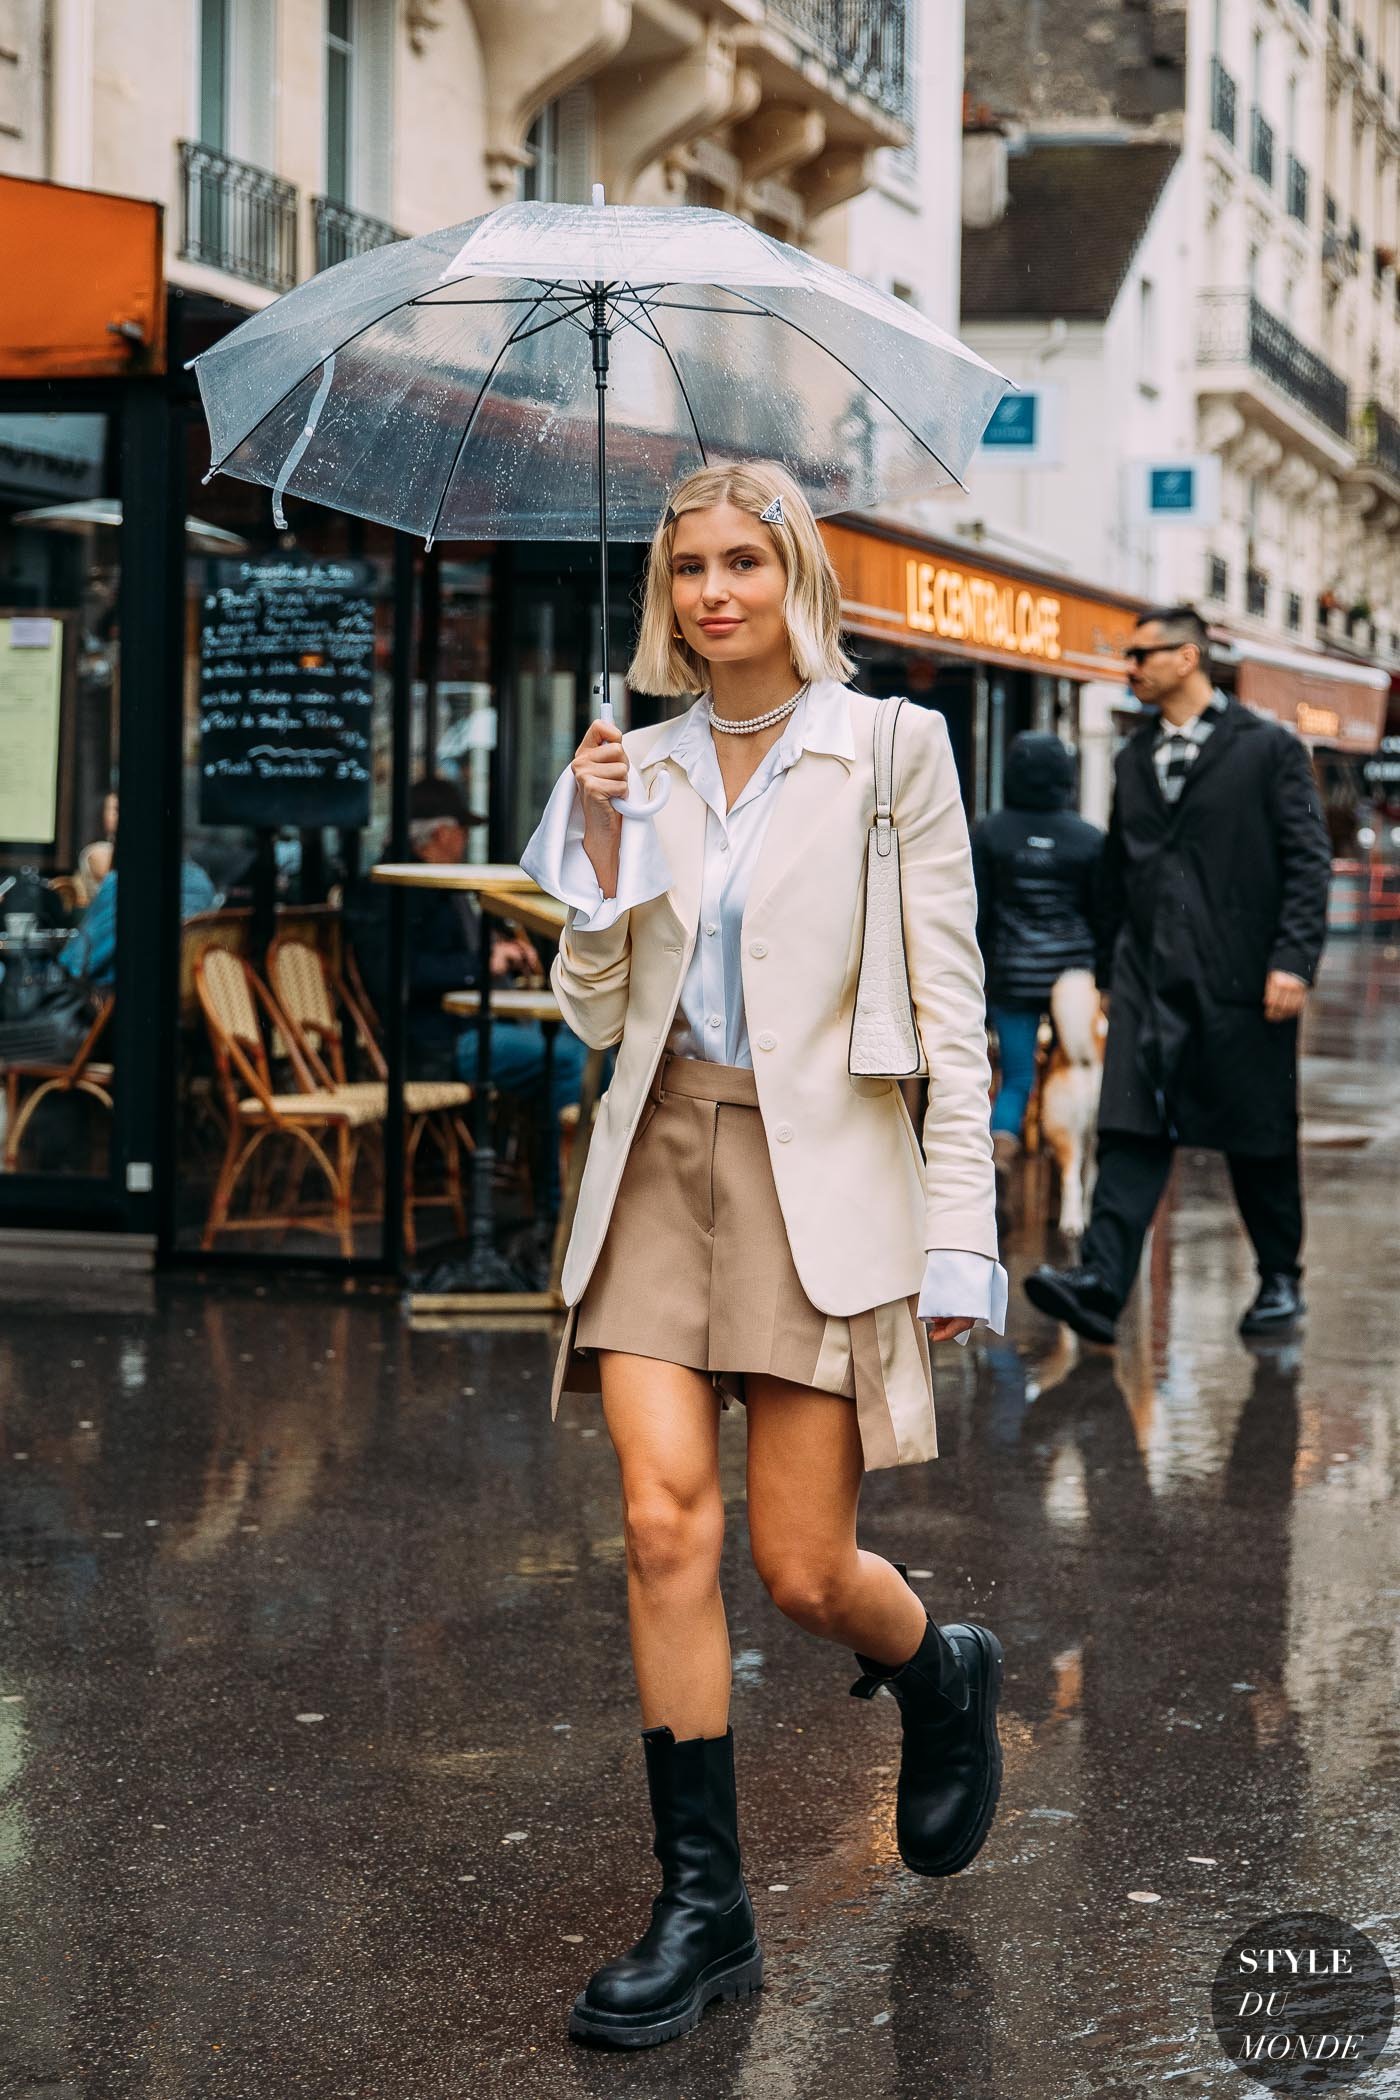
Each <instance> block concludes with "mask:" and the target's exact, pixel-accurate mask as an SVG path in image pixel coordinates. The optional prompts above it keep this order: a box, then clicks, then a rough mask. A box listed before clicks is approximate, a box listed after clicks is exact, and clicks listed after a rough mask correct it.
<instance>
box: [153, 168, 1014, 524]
mask: <svg viewBox="0 0 1400 2100" xmlns="http://www.w3.org/2000/svg"><path fill="white" fill-rule="evenodd" d="M600 335H602V336H603V337H605V338H606V342H607V351H606V353H605V371H606V385H607V463H606V490H605V494H606V504H607V513H606V514H607V519H608V526H609V529H610V530H611V532H612V533H613V534H614V536H616V537H617V538H620V539H630V540H638V539H649V538H650V536H651V533H652V531H653V529H654V527H655V524H656V518H657V512H658V509H659V506H660V503H661V500H662V498H663V496H664V492H665V491H666V489H667V488H669V487H671V486H672V485H674V483H675V482H676V481H678V480H679V479H680V478H681V477H682V476H684V475H685V474H688V473H690V472H691V471H692V470H693V469H695V468H697V467H700V466H703V465H705V464H715V463H718V462H723V461H730V460H742V459H753V458H766V459H777V460H781V461H782V462H783V463H784V464H785V465H786V466H787V467H788V469H789V470H790V472H791V473H792V474H793V475H794V477H795V478H796V480H797V481H798V482H799V483H800V484H801V486H802V487H803V488H804V489H805V491H806V493H807V495H808V497H809V499H810V501H811V503H812V506H813V508H814V510H816V511H817V512H818V513H830V512H833V511H840V510H851V509H859V508H861V507H863V506H865V505H868V504H872V503H875V502H881V501H884V502H888V501H892V500H896V499H898V498H900V497H902V496H911V495H916V494H924V493H927V492H929V491H931V490H934V489H937V488H940V487H943V486H945V485H946V484H948V483H949V482H953V481H956V480H958V479H959V478H960V477H961V474H962V472H963V470H964V468H965V467H966V464H967V462H968V460H969V458H970V457H971V455H972V452H973V449H974V448H975V446H976V444H977V442H978V440H979V438H980V436H981V434H982V431H983V429H984V428H985V426H986V423H987V420H988V418H989V417H990V415H991V413H992V410H993V408H994V407H995V406H996V404H997V402H998V400H999V399H1000V398H1001V396H1002V394H1003V393H1005V392H1006V390H1007V386H1008V382H1007V381H1006V380H1005V379H1004V378H1003V377H1002V376H1001V375H1000V374H999V373H998V372H996V371H994V370H993V369H992V367H991V366H989V365H987V364H985V363H983V361H982V360H981V359H980V358H979V357H976V356H974V354H973V353H972V352H971V351H970V350H968V349H966V348H965V347H964V346H963V345H962V344H960V343H959V342H957V341H956V340H955V339H954V338H953V337H952V336H950V335H948V334H946V333H945V332H944V331H943V330H942V329H940V328H937V327H935V326H934V324H933V323H932V322H931V321H928V320H926V319H925V318H924V317H923V315H921V314H920V313H918V312H917V311H916V310H915V309H914V308H913V307H910V306H908V305H906V304H905V303H904V302H903V301H901V300H898V299H893V298H890V297H887V296H886V295H885V294H884V293H882V292H879V291H876V290H875V289H874V287H873V286H871V285H868V284H866V283H864V282H863V281H862V280H861V279H860V278H857V277H852V276H850V275H849V274H848V273H847V272H845V271H843V270H838V269H835V268H833V267H832V266H831V265H829V264H827V263H822V262H819V261H817V260H816V259H815V258H814V257H812V256H810V255H806V254H804V253H802V252H801V251H800V250H799V249H796V248H790V247H787V246H786V245H785V244H784V243H783V242H781V241H775V240H773V239H771V238H770V237H769V236H768V235H767V234H764V233H761V232H759V230H758V229H757V228H756V227H753V226H749V225H746V224H745V223H744V222H743V221H742V220H739V219H735V218H732V217H730V216H729V215H728V214H727V213H725V212H718V211H708V210H702V209H699V208H697V207H692V206H675V207H665V208H649V207H644V206H621V207H619V206H604V207H603V208H601V209H599V208H597V206H596V205H595V206H588V205H559V204H553V205H551V204H512V205H506V206H504V207H502V208H501V209H500V210H498V211H494V212H491V213H489V214H487V215H486V216H485V217H483V218H480V219H473V220H470V221H468V222H467V223H466V224H464V225H461V226H453V227H447V228H445V229H444V230H442V231H441V232H438V233H430V234H424V235H421V236H420V237H418V238H417V239H414V240H407V241H400V242H397V243H395V244H394V245H392V246H389V247H385V248H377V249H373V250H371V251H370V253H368V254H366V255H361V256H356V257H354V258H353V259H352V260H350V261H348V262H344V263H341V264H339V265H338V266H337V267H336V268H335V269H332V270H327V271H324V272H323V273H322V274H321V275H320V276H318V277H314V278H312V279H311V280H310V281H309V282H308V283H306V284H303V285H300V286H298V287H297V289H296V290H295V291H292V292H289V293H287V294H286V295H285V296H284V297H283V298H281V299H279V300H277V301H276V302H275V303H274V304H273V305H271V306H269V307H266V308H265V309H264V310H263V311H262V312H261V313H257V314H254V315H252V316H251V317H250V319H248V320H247V321H245V322H243V324H242V325H241V326H240V327H239V328H237V329H235V330H234V331H233V333H232V334H230V335H228V336H226V337H225V338H224V339H223V341H222V342H220V343H218V344H217V345H216V346H215V347H214V348H213V349H210V350H207V351H205V352H204V353H203V354H202V355H201V356H200V357H198V358H196V359H195V360H193V363H194V367H195V370H196V372H197V373H198V376H199V386H200V392H201V394H202V396H203V399H204V407H205V412H206V415H207V416H208V420H209V429H210V436H211V440H212V457H213V461H214V466H213V468H212V469H211V472H222V473H225V474H232V475H235V476H238V477H239V478H241V479H243V480H247V481H253V482H258V483H261V484H263V485H264V486H267V487H270V488H271V489H272V490H273V492H274V501H275V504H276V506H277V508H278V510H279V511H280V507H281V499H282V496H283V494H284V492H286V491H288V490H290V491H291V492H292V493H293V494H295V495H300V496H305V497H307V498H309V499H311V500H313V501H315V502H317V503H324V504H328V505H331V506H332V507H334V508H336V509H340V510H347V511H351V512H354V513H356V514H358V515H360V516H363V517H369V518H375V519H378V520H379V521H380V522H382V523H384V524H387V525H393V526H397V527H399V528H401V529H404V530H407V531H411V532H414V533H418V534H421V535H422V536H423V537H424V538H425V539H428V540H432V539H435V538H444V539H451V538H472V539H477V538H481V539H495V538H500V539H590V538H593V537H594V536H595V535H596V534H597V533H598V531H599V495H600V490H599V486H598V433H597V426H596V423H595V401H596V392H595V388H596V385H597V378H598V373H597V366H596V363H595V359H596V358H597V356H598V350H597V343H598V340H599V337H600Z"/></svg>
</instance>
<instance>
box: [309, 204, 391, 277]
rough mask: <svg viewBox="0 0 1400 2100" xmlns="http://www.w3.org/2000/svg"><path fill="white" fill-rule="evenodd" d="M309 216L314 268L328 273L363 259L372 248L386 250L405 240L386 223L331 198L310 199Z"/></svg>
mask: <svg viewBox="0 0 1400 2100" xmlns="http://www.w3.org/2000/svg"><path fill="white" fill-rule="evenodd" d="M311 216H312V219H313V220H314V221H315V226H316V268H317V269H318V270H329V269H330V268H331V267H332V265H333V264H335V263H341V262H345V261H347V260H348V259H349V257H350V256H352V255H365V254H367V253H368V251H369V250H370V249H371V248H385V247H387V246H388V244H389V242H390V241H401V240H402V239H403V238H404V236H403V235H402V234H401V233H400V232H399V229H398V227H397V226H390V225H389V223H388V222H387V220H384V219H375V218H372V217H371V216H370V214H369V213H368V212H366V211H352V210H351V208H350V206H349V205H348V204H337V203H336V201H335V199H334V197H313V198H312V200H311Z"/></svg>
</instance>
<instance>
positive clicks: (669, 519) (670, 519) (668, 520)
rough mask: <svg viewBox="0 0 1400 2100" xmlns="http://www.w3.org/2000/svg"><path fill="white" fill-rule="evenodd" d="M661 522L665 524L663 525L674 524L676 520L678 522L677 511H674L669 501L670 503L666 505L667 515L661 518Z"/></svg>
mask: <svg viewBox="0 0 1400 2100" xmlns="http://www.w3.org/2000/svg"><path fill="white" fill-rule="evenodd" d="M661 522H662V524H663V525H674V524H675V522H676V514H675V512H674V511H673V510H672V508H671V506H670V504H669V503H668V504H667V505H666V515H665V517H664V518H663V519H662V520H661Z"/></svg>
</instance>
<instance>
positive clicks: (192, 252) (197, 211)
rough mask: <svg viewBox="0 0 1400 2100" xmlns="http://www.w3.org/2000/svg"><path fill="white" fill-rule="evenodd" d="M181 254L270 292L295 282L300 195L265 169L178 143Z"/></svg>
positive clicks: (192, 141)
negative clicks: (298, 199) (298, 200)
mask: <svg viewBox="0 0 1400 2100" xmlns="http://www.w3.org/2000/svg"><path fill="white" fill-rule="evenodd" d="M180 192H181V204H182V220H181V232H180V253H181V255H182V256H183V257H184V258H185V260H186V261H187V262H201V263H208V264H209V265H210V267H211V268H212V269H215V270H227V271H228V273H229V275H230V276H231V277H242V278H245V279H246V280H247V282H248V283H249V284H260V285H263V286H265V288H266V289H267V290H268V291H270V292H285V291H289V290H290V289H291V287H292V286H293V285H294V284H295V283H296V281H297V193H296V188H295V186H294V185H293V184H292V183H290V182H283V181H282V179H281V178H280V176H277V175H269V173H268V171H267V169H266V168H255V167H252V166H251V165H250V164H249V163H248V162H247V161H243V160H235V159H234V158H233V156H232V155H231V154H228V153H220V152H219V151H218V149H217V148H216V147H214V146H202V145H200V144H199V142H198V141H197V140H195V139H181V141H180Z"/></svg>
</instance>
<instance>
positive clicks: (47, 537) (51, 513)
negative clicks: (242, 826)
mask: <svg viewBox="0 0 1400 2100" xmlns="http://www.w3.org/2000/svg"><path fill="white" fill-rule="evenodd" d="M121 517H122V512H121V498H120V484H119V482H118V479H117V467H116V456H115V444H114V438H113V426H112V423H111V421H110V419H109V418H108V417H106V416H104V415H87V414H72V415H3V414H0V1120H2V1121H3V1125H4V1135H3V1142H2V1143H0V1163H3V1171H4V1172H5V1173H6V1174H39V1175H46V1176H47V1175H56V1174H69V1175H72V1174H77V1175H91V1176H99V1177H102V1176H106V1174H107V1173H108V1170H109V1167H110V1162H111V1147H112V1132H113V1105H114V1100H115V1094H116V1089H117V1087H118V1086H119V1084H120V1074H119V1073H118V1072H117V1070H116V1068H115V1066H114V1064H113V1062H112V1029H111V1021H112V1015H113V1011H114V1008H115V998H116V986H117V909H116V907H117V895H118V872H119V862H120V858H121V852H120V848H121V840H120V829H119V821H118V820H119V810H120V802H119V789H120V783H119V781H118V778H117V754H118V724H119V717H120V708H121V677H120V662H121V639H120V632H119V624H118V592H119V584H120V576H121V569H120V535H121Z"/></svg>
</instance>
